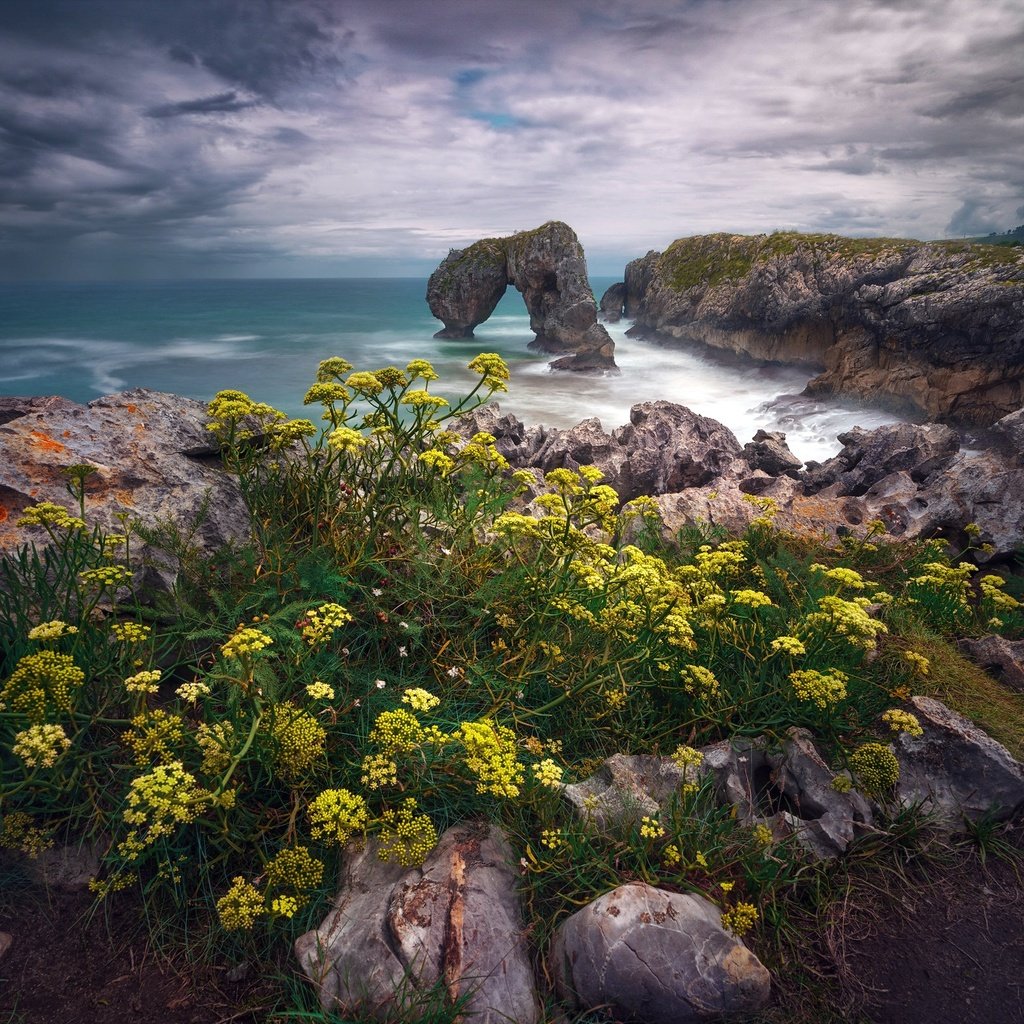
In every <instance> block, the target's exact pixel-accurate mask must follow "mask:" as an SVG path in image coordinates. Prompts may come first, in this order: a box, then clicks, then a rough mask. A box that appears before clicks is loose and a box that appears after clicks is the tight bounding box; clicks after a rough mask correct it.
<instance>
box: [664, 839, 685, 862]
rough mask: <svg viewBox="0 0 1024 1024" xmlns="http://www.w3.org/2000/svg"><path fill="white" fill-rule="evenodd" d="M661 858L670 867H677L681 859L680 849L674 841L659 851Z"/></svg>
mask: <svg viewBox="0 0 1024 1024" xmlns="http://www.w3.org/2000/svg"><path fill="white" fill-rule="evenodd" d="M661 859H662V860H663V861H664V862H665V863H666V864H667V865H668V866H669V867H670V868H675V867H678V866H679V865H680V864H681V863H682V860H683V854H682V851H681V850H680V849H679V847H678V846H676V844H675V843H669V844H668V846H666V847H665V849H664V850H662V851H661Z"/></svg>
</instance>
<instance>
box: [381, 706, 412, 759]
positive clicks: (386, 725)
mask: <svg viewBox="0 0 1024 1024" xmlns="http://www.w3.org/2000/svg"><path fill="white" fill-rule="evenodd" d="M424 738H425V737H424V732H423V726H422V725H420V723H419V719H417V717H416V716H415V715H414V714H413V713H412V712H411V711H406V710H405V708H395V709H394V710H392V711H382V712H381V713H380V714H379V715H378V716H377V720H376V721H375V722H374V723H373V728H372V729H371V730H370V742H371V743H375V744H376V745H377V746H378V747H380V748H381V749H382V750H383V751H385V752H386V753H388V754H398V753H402V752H403V751H409V750H415V749H416V748H417V747H418V746H419V745H420V744H421V743H423V741H424Z"/></svg>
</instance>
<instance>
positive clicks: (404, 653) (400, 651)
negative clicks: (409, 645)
mask: <svg viewBox="0 0 1024 1024" xmlns="http://www.w3.org/2000/svg"><path fill="white" fill-rule="evenodd" d="M398 656H399V657H400V658H408V657H409V652H408V650H406V648H405V647H399V648H398Z"/></svg>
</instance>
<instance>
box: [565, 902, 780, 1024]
mask: <svg viewBox="0 0 1024 1024" xmlns="http://www.w3.org/2000/svg"><path fill="white" fill-rule="evenodd" d="M549 964H550V969H551V975H552V977H553V978H554V980H555V986H556V989H557V991H558V993H559V995H560V996H561V997H562V998H563V999H564V1000H565V1001H566V1002H567V1003H569V1005H570V1006H572V1007H573V1008H574V1009H578V1010H583V1011H585V1012H586V1011H591V1010H598V1009H600V1010H603V1011H604V1012H606V1013H608V1012H610V1013H611V1014H613V1015H614V1016H615V1017H616V1019H620V1020H634V1021H643V1022H644V1024H688V1022H695V1021H717V1020H728V1019H729V1018H730V1017H733V1016H739V1015H742V1014H749V1013H754V1012H756V1011H757V1010H759V1009H761V1008H762V1007H763V1006H764V1005H765V1004H766V1003H767V1001H768V998H769V995H770V989H771V978H770V975H769V973H768V971H767V969H766V968H765V967H764V965H763V964H762V963H761V962H760V961H759V960H758V959H757V957H756V956H754V954H753V953H751V952H750V950H748V949H747V947H746V946H745V945H744V944H743V942H742V941H741V940H740V939H737V938H736V937H734V936H733V935H731V934H729V933H728V932H727V931H725V930H724V929H723V928H722V919H721V914H720V912H719V910H718V908H717V907H715V906H714V905H713V904H712V903H710V902H708V901H707V900H705V899H703V898H702V897H699V896H693V895H683V894H681V893H670V892H665V891H664V890H661V889H656V888H654V887H653V886H650V885H647V884H646V883H644V882H631V883H629V884H628V885H621V886H619V887H618V888H617V889H614V890H612V891H611V892H609V893H606V894H605V895H604V896H601V897H600V898H599V899H597V900H595V901H594V902H593V903H591V904H589V905H588V906H586V907H584V908H583V909H582V910H580V911H578V912H577V913H575V914H573V915H572V917H570V918H569V919H568V920H566V921H564V922H563V923H562V924H561V925H560V926H559V927H558V929H557V930H556V932H555V935H554V939H553V941H552V944H551V950H550V954H549Z"/></svg>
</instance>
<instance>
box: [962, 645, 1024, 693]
mask: <svg viewBox="0 0 1024 1024" xmlns="http://www.w3.org/2000/svg"><path fill="white" fill-rule="evenodd" d="M960 650H962V651H963V652H964V654H966V655H967V657H968V658H970V659H971V661H973V662H974V663H975V664H976V665H980V666H981V667H982V668H983V669H985V671H986V672H989V673H990V674H992V675H994V676H996V677H997V678H998V679H999V680H1001V682H1002V683H1003V684H1004V685H1005V686H1008V687H1009V688H1010V689H1011V690H1019V691H1021V692H1024V640H1007V639H1006V638H1005V637H1002V636H983V637H980V638H979V639H977V640H971V639H964V640H961V641H960Z"/></svg>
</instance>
